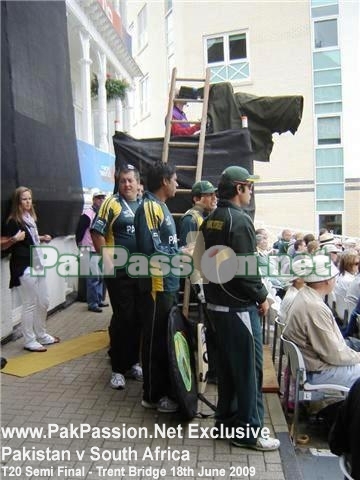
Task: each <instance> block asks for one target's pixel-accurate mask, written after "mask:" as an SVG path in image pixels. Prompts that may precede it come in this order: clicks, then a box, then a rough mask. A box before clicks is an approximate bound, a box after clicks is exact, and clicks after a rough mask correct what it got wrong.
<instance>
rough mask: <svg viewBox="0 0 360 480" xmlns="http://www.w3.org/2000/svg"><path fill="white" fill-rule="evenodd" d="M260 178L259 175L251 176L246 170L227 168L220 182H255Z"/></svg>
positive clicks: (235, 167)
mask: <svg viewBox="0 0 360 480" xmlns="http://www.w3.org/2000/svg"><path fill="white" fill-rule="evenodd" d="M259 178H260V177H259V175H250V173H249V172H248V171H247V170H246V168H243V167H238V166H233V167H227V168H225V170H224V171H223V172H222V174H221V177H220V182H229V183H236V182H255V181H256V180H259Z"/></svg>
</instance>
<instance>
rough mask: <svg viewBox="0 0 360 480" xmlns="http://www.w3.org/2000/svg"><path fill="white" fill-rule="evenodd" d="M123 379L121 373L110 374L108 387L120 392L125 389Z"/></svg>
mask: <svg viewBox="0 0 360 480" xmlns="http://www.w3.org/2000/svg"><path fill="white" fill-rule="evenodd" d="M125 384H126V382H125V377H124V375H123V374H122V373H116V372H112V374H111V379H110V387H111V388H115V389H116V390H122V389H123V388H125Z"/></svg>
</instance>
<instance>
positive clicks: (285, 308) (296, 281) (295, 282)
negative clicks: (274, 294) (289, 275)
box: [279, 277, 305, 323]
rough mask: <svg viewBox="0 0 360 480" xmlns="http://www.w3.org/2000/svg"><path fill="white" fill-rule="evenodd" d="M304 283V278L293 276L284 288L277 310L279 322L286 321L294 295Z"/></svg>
mask: <svg viewBox="0 0 360 480" xmlns="http://www.w3.org/2000/svg"><path fill="white" fill-rule="evenodd" d="M304 285H305V282H304V279H303V278H301V277H293V279H292V280H291V282H290V285H289V287H288V288H287V289H286V293H285V296H284V298H283V299H282V300H281V304H280V310H279V319H280V321H281V322H283V323H286V322H287V316H288V313H289V310H290V307H291V305H292V304H293V302H294V300H295V297H296V295H297V294H298V293H299V291H300V289H301V288H302V287H303V286H304Z"/></svg>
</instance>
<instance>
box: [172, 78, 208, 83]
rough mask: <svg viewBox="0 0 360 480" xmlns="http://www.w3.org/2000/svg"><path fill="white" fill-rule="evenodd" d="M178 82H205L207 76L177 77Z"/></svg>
mask: <svg viewBox="0 0 360 480" xmlns="http://www.w3.org/2000/svg"><path fill="white" fill-rule="evenodd" d="M175 80H176V81H177V82H202V83H205V80H206V79H205V78H180V77H176V79H175Z"/></svg>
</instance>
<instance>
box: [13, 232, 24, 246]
mask: <svg viewBox="0 0 360 480" xmlns="http://www.w3.org/2000/svg"><path fill="white" fill-rule="evenodd" d="M24 238H25V232H24V230H18V231H17V232H16V233H15V235H14V236H13V237H12V239H13V242H14V243H16V242H22V241H23V240H24Z"/></svg>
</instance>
